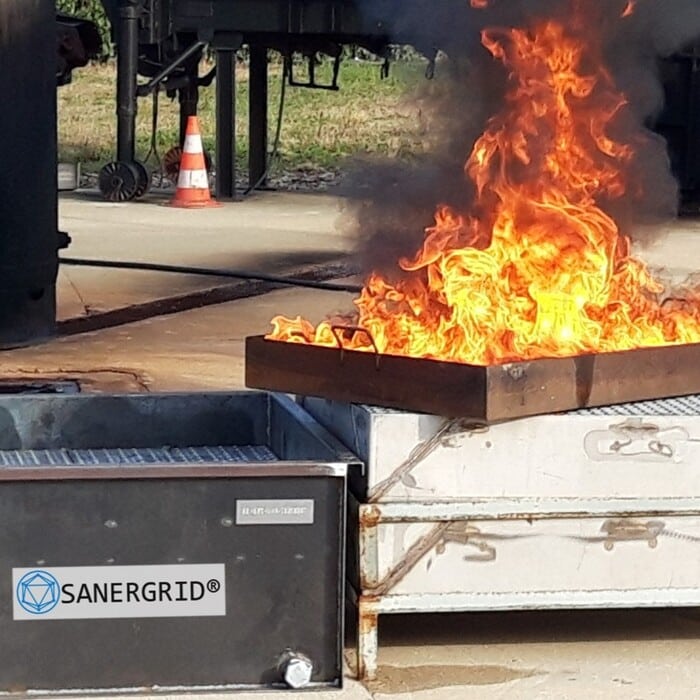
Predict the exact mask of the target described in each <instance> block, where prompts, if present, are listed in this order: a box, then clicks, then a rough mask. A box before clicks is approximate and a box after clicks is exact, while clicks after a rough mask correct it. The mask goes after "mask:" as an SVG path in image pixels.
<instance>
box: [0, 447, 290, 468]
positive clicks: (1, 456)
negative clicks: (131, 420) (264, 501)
mask: <svg viewBox="0 0 700 700" xmlns="http://www.w3.org/2000/svg"><path fill="white" fill-rule="evenodd" d="M276 461H277V456H276V455H275V454H274V452H272V450H270V448H269V447H267V446H266V445H226V446H221V445H217V446H212V447H209V446H207V447H143V448H131V447H129V448H115V449H93V450H71V449H58V450H0V466H4V467H50V466H59V467H71V466H98V465H105V464H206V463H212V462H216V463H231V462H248V463H250V462H276Z"/></svg>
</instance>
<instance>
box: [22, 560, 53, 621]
mask: <svg viewBox="0 0 700 700" xmlns="http://www.w3.org/2000/svg"><path fill="white" fill-rule="evenodd" d="M60 600H61V586H60V584H59V583H58V581H57V580H56V577H55V576H53V575H52V574H50V573H49V572H48V571H41V570H36V571H30V572H28V573H26V574H24V576H22V578H21V579H20V580H19V583H18V584H17V601H18V602H19V604H20V605H21V606H22V608H23V609H24V610H26V611H27V612H28V613H31V614H32V615H45V614H46V613H47V612H49V610H53V609H54V608H55V607H56V606H57V605H58V603H59V601H60Z"/></svg>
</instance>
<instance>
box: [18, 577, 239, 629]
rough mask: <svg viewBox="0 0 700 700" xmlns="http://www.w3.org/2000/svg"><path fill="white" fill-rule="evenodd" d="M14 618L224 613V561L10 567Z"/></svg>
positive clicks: (42, 618)
mask: <svg viewBox="0 0 700 700" xmlns="http://www.w3.org/2000/svg"><path fill="white" fill-rule="evenodd" d="M12 591H13V600H12V610H13V619H14V620H85V619H106V618H139V617H211V616H222V615H226V567H225V565H224V564H173V565H148V566H65V567H48V568H43V567H36V568H33V569H14V568H13V569H12Z"/></svg>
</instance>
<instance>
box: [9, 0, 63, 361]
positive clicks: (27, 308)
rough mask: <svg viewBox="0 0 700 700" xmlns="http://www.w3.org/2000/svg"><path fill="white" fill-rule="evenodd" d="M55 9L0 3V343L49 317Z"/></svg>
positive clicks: (54, 241) (34, 331)
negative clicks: (0, 102)
mask: <svg viewBox="0 0 700 700" xmlns="http://www.w3.org/2000/svg"><path fill="white" fill-rule="evenodd" d="M55 12H56V8H55V3H54V2H53V0H30V1H29V0H3V2H2V3H0V66H1V67H2V68H1V69H0V95H2V100H3V106H2V109H0V153H2V167H1V168H0V348H2V347H11V346H16V345H23V344H26V343H29V342H32V341H35V340H39V339H41V338H44V337H47V336H49V335H50V334H51V333H52V331H53V327H54V322H55V315H56V308H55V307H56V301H55V282H56V271H57V265H58V262H57V261H58V258H57V246H58V234H57V201H56V197H57V195H56V14H55Z"/></svg>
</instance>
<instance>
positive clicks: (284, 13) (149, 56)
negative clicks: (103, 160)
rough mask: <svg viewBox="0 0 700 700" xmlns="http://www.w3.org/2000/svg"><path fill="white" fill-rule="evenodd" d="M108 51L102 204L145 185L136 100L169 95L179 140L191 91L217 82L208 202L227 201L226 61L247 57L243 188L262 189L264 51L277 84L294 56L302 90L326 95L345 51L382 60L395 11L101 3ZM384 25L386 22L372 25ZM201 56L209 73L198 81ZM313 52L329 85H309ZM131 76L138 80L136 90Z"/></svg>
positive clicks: (277, 0) (231, 142)
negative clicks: (113, 79) (108, 27)
mask: <svg viewBox="0 0 700 700" xmlns="http://www.w3.org/2000/svg"><path fill="white" fill-rule="evenodd" d="M102 2H103V4H104V6H105V9H106V11H107V14H108V16H109V18H110V20H111V23H112V28H113V34H114V38H115V41H116V46H117V57H118V78H117V114H118V117H117V124H118V126H117V149H116V161H115V162H113V163H109V164H107V165H106V166H105V168H104V169H103V171H102V173H101V177H100V188H101V190H102V193H103V194H104V196H105V197H107V198H109V199H117V200H122V201H124V200H130V199H133V198H135V197H139V196H141V195H142V194H143V193H144V192H145V191H146V189H147V187H148V173H147V172H146V169H145V168H144V166H143V165H142V164H141V163H139V162H138V161H137V160H136V158H135V119H136V111H137V100H138V98H139V97H144V96H146V95H149V94H151V93H153V91H154V90H157V89H162V90H165V91H166V92H167V93H168V94H171V95H173V96H174V95H175V94H177V95H178V99H179V103H180V139H181V142H182V141H183V140H184V130H185V125H186V121H187V117H189V116H191V115H193V114H196V111H197V103H198V98H199V90H200V88H201V87H203V86H206V85H210V84H211V83H212V81H213V79H214V76H215V75H216V105H217V107H216V194H217V196H218V197H219V198H225V199H226V198H228V199H230V198H233V196H234V193H235V129H234V125H235V110H236V105H235V55H236V51H238V50H239V49H240V48H241V47H243V46H244V45H246V46H247V47H248V49H249V54H250V83H249V85H250V105H249V108H250V118H249V123H250V134H249V140H250V142H249V154H250V155H249V181H250V183H252V184H258V185H260V184H262V182H263V180H264V176H265V171H266V168H267V102H268V100H267V52H268V49H272V50H275V51H279V52H280V53H281V54H282V55H283V56H284V57H285V65H286V69H285V71H286V73H285V74H286V78H287V79H288V80H289V81H290V83H291V84H294V85H296V86H299V85H300V83H298V82H296V81H295V79H294V75H293V72H292V69H291V66H292V63H291V57H292V55H293V54H295V53H301V54H303V55H305V56H306V57H307V58H308V60H309V66H310V75H311V79H310V81H309V82H307V83H304V86H305V87H310V88H321V89H323V88H325V89H332V90H335V89H337V88H338V85H337V66H338V65H339V61H340V56H341V53H342V47H343V45H345V44H354V45H359V46H364V47H366V48H367V49H369V50H371V51H374V52H377V53H381V52H382V51H383V49H384V47H386V46H387V45H388V43H389V41H390V35H389V27H390V26H391V17H392V13H394V12H395V11H396V4H395V2H393V0H380V2H377V3H375V5H376V7H375V9H374V10H373V13H372V19H369V18H368V17H367V16H366V14H365V13H363V12H361V8H360V6H359V5H360V3H358V2H357V1H356V0H244V1H238V0H236V1H231V0H214V1H212V2H209V1H208V0H207V1H202V0H102ZM381 17H384V18H385V19H384V20H382V19H379V18H381ZM205 48H208V49H209V50H210V51H213V52H214V53H215V55H216V67H215V69H214V70H213V71H211V72H209V73H208V74H207V75H205V76H203V77H200V76H199V75H198V69H199V63H200V60H201V58H202V56H203V52H204V50H205ZM317 53H324V54H327V55H330V56H332V57H333V58H334V60H335V61H336V71H335V74H334V78H333V80H332V82H331V83H330V84H328V85H322V84H319V83H318V82H316V80H315V78H314V70H313V67H314V60H315V56H316V54H317ZM139 76H142V77H143V78H145V81H144V82H139Z"/></svg>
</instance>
